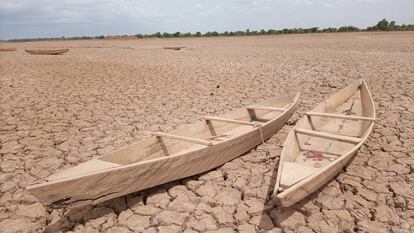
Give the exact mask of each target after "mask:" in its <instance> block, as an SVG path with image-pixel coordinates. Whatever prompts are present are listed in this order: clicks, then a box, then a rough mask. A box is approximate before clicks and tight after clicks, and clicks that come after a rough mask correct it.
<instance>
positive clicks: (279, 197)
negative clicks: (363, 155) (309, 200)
mask: <svg viewBox="0 0 414 233" xmlns="http://www.w3.org/2000/svg"><path fill="white" fill-rule="evenodd" d="M312 112H316V113H321V114H319V115H321V116H323V117H315V118H314V117H312V118H311V117H310V116H309V115H306V114H305V116H304V117H303V118H302V119H301V120H299V121H298V123H297V124H296V126H295V127H294V128H293V129H292V130H291V132H290V133H289V135H288V137H287V140H286V141H285V144H284V147H283V151H282V154H281V159H280V163H279V168H278V174H277V178H276V185H275V188H274V192H273V198H275V199H276V201H277V202H278V203H279V204H280V205H281V206H282V207H288V206H291V205H293V204H295V203H296V202H298V201H300V200H302V199H303V198H305V197H306V196H308V195H309V194H311V193H313V192H314V191H316V190H317V189H319V188H320V187H321V186H323V185H324V184H325V183H326V182H328V181H329V180H331V179H332V178H333V177H334V176H335V175H336V174H338V172H340V171H341V170H342V168H343V167H344V166H345V165H346V164H347V163H349V161H350V160H351V159H352V157H353V156H354V155H355V153H356V152H357V151H358V149H359V148H360V147H361V145H362V144H363V143H364V142H365V141H366V139H367V138H368V136H369V134H370V133H371V131H372V128H373V126H374V121H372V119H375V107H374V102H373V100H372V98H371V94H370V93H369V90H368V87H367V85H366V83H365V81H363V80H359V81H357V82H355V83H354V84H352V85H350V86H349V87H347V88H345V89H343V90H341V91H339V92H337V93H336V94H334V95H333V96H331V97H330V98H328V99H327V100H325V101H324V102H322V103H321V104H319V105H318V106H316V107H315V108H314V109H313V110H312ZM323 113H327V114H323ZM331 114H332V117H330V115H331ZM310 115H311V114H310ZM342 115H346V116H348V115H350V116H352V117H337V116H342ZM356 120H358V121H356ZM298 129H299V131H302V133H303V132H304V131H305V133H306V132H308V131H309V132H315V130H317V131H318V133H316V134H311V133H309V134H307V135H300V134H297V131H298ZM301 129H304V130H301ZM319 132H321V133H319ZM321 134H323V135H322V136H324V135H325V134H326V135H328V136H329V135H343V136H341V137H345V139H350V140H338V136H334V138H332V139H330V138H329V137H325V136H326V135H325V136H324V137H322V138H321V137H320V136H321ZM357 138H358V141H357V140H356V139H357ZM354 139H355V140H354ZM312 151H314V152H312ZM315 151H317V152H318V153H320V154H321V155H322V156H323V157H322V159H320V158H318V159H314V158H312V154H309V152H312V153H315V154H317V153H316V152H315ZM309 155H311V158H309ZM332 155H338V156H337V158H336V156H332ZM286 162H289V163H297V164H300V165H301V166H309V167H312V168H317V169H314V170H313V171H314V173H313V174H311V175H309V174H306V175H307V176H306V177H304V178H303V179H301V180H297V179H289V176H292V174H295V173H297V174H299V173H300V172H301V170H303V168H302V169H301V168H298V169H295V168H294V166H290V170H289V171H287V170H286V169H284V164H285V163H286ZM288 168H289V167H288ZM282 180H283V181H286V180H288V181H290V182H285V183H287V184H288V185H286V184H285V183H283V182H281V181H282ZM292 180H293V181H295V182H292ZM279 187H283V190H281V191H280V190H279Z"/></svg>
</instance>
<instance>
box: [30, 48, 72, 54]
mask: <svg viewBox="0 0 414 233" xmlns="http://www.w3.org/2000/svg"><path fill="white" fill-rule="evenodd" d="M25 51H26V52H27V53H30V54H32V55H59V54H62V53H66V52H68V51H69V49H36V50H31V49H25Z"/></svg>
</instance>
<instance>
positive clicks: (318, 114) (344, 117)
mask: <svg viewBox="0 0 414 233" xmlns="http://www.w3.org/2000/svg"><path fill="white" fill-rule="evenodd" d="M305 115H307V116H319V117H332V118H339V119H347V120H363V121H375V118H372V117H363V116H349V115H341V114H333V113H324V112H306V113H305Z"/></svg>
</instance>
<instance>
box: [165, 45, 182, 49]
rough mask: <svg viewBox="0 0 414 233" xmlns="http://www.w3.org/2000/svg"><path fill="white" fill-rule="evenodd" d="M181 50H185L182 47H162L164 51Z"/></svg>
mask: <svg viewBox="0 0 414 233" xmlns="http://www.w3.org/2000/svg"><path fill="white" fill-rule="evenodd" d="M183 48H185V47H184V46H167V47H164V49H172V50H181V49H183Z"/></svg>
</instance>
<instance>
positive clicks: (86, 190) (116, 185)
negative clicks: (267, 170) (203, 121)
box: [28, 96, 299, 206]
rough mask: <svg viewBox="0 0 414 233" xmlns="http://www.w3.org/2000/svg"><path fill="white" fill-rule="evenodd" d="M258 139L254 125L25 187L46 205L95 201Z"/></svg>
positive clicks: (163, 179) (229, 155) (268, 128)
mask: <svg viewBox="0 0 414 233" xmlns="http://www.w3.org/2000/svg"><path fill="white" fill-rule="evenodd" d="M298 97H299V96H297V98H298ZM297 98H296V99H295V101H294V102H293V103H292V104H291V106H289V108H288V109H286V110H285V111H284V112H283V113H282V114H280V115H279V116H278V117H277V118H275V119H272V120H270V121H269V122H266V123H265V124H264V125H263V126H262V127H261V131H262V133H263V138H264V140H267V139H268V138H270V137H271V136H272V135H273V134H275V133H276V132H277V131H279V130H280V129H281V128H282V127H283V126H284V124H285V123H286V122H287V120H288V119H289V118H290V116H291V115H292V114H293V112H294V111H295V109H296V108H297V105H298V101H297ZM261 143H262V139H261V133H260V129H259V128H255V129H254V130H252V131H250V132H247V133H245V134H243V135H240V136H238V137H234V138H231V139H229V140H226V141H223V142H220V143H217V144H215V145H214V146H209V147H205V146H200V147H199V148H196V149H191V150H187V151H184V152H182V153H180V154H175V155H170V156H168V157H164V158H157V159H154V160H150V161H144V162H140V163H136V164H130V165H125V166H121V167H117V168H113V169H109V170H105V171H100V172H96V173H94V174H90V175H86V176H81V177H77V178H73V179H64V180H57V181H51V182H47V183H44V184H39V185H34V186H31V187H28V189H29V190H30V192H31V193H32V194H34V195H35V196H36V197H37V198H38V199H39V200H40V201H41V202H42V203H44V204H45V205H51V206H54V205H57V204H58V205H59V206H61V205H69V206H73V205H86V204H97V203H100V202H103V201H106V200H109V199H112V198H116V197H119V196H123V195H126V194H129V193H132V192H137V191H140V190H143V189H147V188H150V187H154V186H157V185H160V184H164V183H167V182H170V181H173V180H177V179H182V178H185V177H189V176H193V175H196V174H200V173H203V172H206V171H209V170H211V169H213V168H215V167H218V166H220V165H222V164H224V163H226V162H228V161H230V160H232V159H234V158H236V157H238V156H240V155H242V154H244V153H246V152H248V151H249V150H251V149H252V148H254V147H256V146H257V145H259V144H261Z"/></svg>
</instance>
